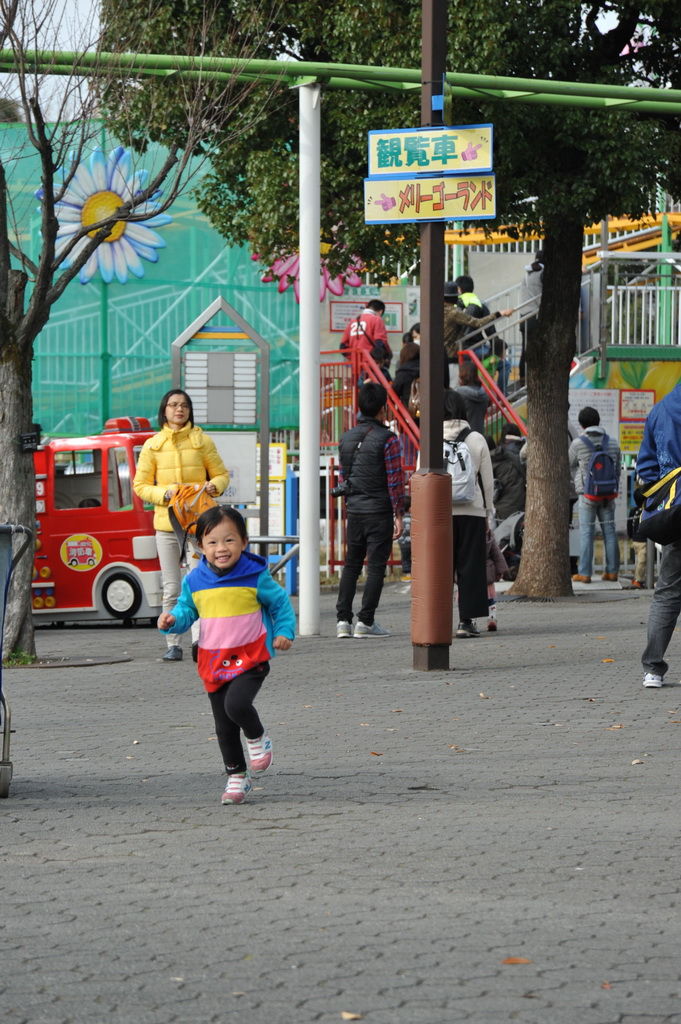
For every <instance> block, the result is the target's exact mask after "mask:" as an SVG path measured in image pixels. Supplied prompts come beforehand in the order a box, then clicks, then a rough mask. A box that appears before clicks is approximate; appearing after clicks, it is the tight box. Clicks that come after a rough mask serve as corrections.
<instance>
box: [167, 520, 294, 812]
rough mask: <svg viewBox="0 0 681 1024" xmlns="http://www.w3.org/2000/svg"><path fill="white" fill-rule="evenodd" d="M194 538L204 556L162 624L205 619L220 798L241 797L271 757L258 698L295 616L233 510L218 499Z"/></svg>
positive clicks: (234, 800)
mask: <svg viewBox="0 0 681 1024" xmlns="http://www.w3.org/2000/svg"><path fill="white" fill-rule="evenodd" d="M196 544H197V546H198V547H199V548H200V550H201V551H202V553H203V557H202V558H201V561H200V563H199V565H198V566H197V567H196V568H195V569H192V571H191V572H190V573H189V574H188V575H187V576H186V577H185V579H184V581H183V583H182V590H181V593H180V596H179V598H178V601H177V604H176V605H175V607H174V608H172V609H171V611H169V612H162V613H161V615H159V617H158V628H159V629H160V630H161V632H163V633H167V632H169V631H171V630H172V631H173V632H174V633H184V632H185V631H186V630H187V629H189V627H190V626H191V624H192V623H193V622H196V620H197V619H199V620H200V622H199V625H200V634H199V650H198V671H199V675H200V676H201V679H202V680H203V685H204V686H205V688H206V690H207V692H208V699H209V700H210V703H211V707H212V709H213V717H214V718H215V731H216V734H217V739H218V743H219V745H220V752H221V754H222V758H223V761H224V763H225V770H226V771H227V775H228V776H229V778H228V780H227V786H226V787H225V791H224V793H223V794H222V802H223V804H241V803H243V801H244V800H245V799H246V797H247V796H248V794H249V793H250V791H251V789H252V788H253V784H252V782H251V776H252V774H253V773H259V772H264V771H266V770H267V769H268V768H269V766H270V765H271V763H272V741H271V740H270V737H269V736H268V735H267V732H266V731H265V728H264V726H263V724H262V722H261V721H260V716H259V715H258V712H257V711H256V710H255V708H254V707H253V701H254V699H255V697H256V695H257V693H258V691H259V689H260V687H261V686H262V684H263V682H264V680H265V677H266V676H267V675H268V673H269V670H270V666H269V661H270V658H272V657H274V652H275V651H287V650H288V649H289V647H290V646H291V644H292V642H293V638H294V636H295V629H296V620H295V615H294V612H293V608H292V607H291V602H290V601H289V599H288V596H287V594H286V592H285V591H284V590H283V589H282V588H281V587H280V586H279V584H278V583H275V581H274V580H273V579H272V577H271V576H270V574H269V572H268V570H267V563H266V561H265V559H264V558H261V557H260V556H259V555H254V554H252V553H251V552H250V551H246V547H247V545H248V534H247V532H246V523H245V521H244V519H243V517H242V516H241V514H240V513H239V512H237V510H236V509H234V508H230V507H229V506H228V505H218V506H216V507H215V508H211V509H209V510H208V511H207V512H204V513H203V515H201V516H199V519H198V522H197V525H196ZM242 731H243V734H244V736H245V737H246V746H247V748H248V758H249V761H250V771H249V769H248V767H247V765H246V761H245V759H244V751H243V746H242V744H241V732H242Z"/></svg>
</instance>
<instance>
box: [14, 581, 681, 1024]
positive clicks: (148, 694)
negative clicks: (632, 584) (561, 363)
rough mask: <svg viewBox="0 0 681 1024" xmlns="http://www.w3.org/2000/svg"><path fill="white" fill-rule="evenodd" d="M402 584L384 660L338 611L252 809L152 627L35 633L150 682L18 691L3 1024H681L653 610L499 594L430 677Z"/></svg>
mask: <svg viewBox="0 0 681 1024" xmlns="http://www.w3.org/2000/svg"><path fill="white" fill-rule="evenodd" d="M407 591H408V588H407V587H406V586H405V585H400V584H390V585H389V586H388V587H387V588H386V590H385V592H384V599H383V601H382V605H381V610H380V611H381V614H380V616H379V619H380V621H381V622H382V623H383V624H384V625H386V626H389V627H390V628H391V629H392V630H393V631H394V636H393V637H392V638H391V639H389V640H358V641H355V640H344V641H337V640H336V639H335V638H333V637H332V633H333V626H334V621H333V620H334V614H333V604H334V600H335V595H333V594H326V595H324V597H323V606H324V607H323V626H322V629H323V633H324V634H325V636H323V637H321V638H315V639H307V640H300V641H297V643H296V644H295V646H294V648H293V650H292V651H291V652H289V653H288V654H285V655H283V656H281V657H279V658H277V660H276V663H275V666H274V668H273V671H272V674H271V676H270V678H269V679H268V681H267V683H266V686H265V688H264V690H263V692H262V693H261V695H260V698H259V706H260V708H261V711H262V713H263V715H264V717H265V720H266V721H267V722H268V723H269V725H270V727H271V731H272V734H273V738H274V744H275V752H276V753H275V769H274V770H273V771H272V772H271V773H268V774H267V775H266V776H264V777H263V778H262V779H261V780H259V781H258V784H257V785H258V789H257V791H256V792H255V794H254V796H253V798H252V799H251V801H250V802H249V803H248V804H246V805H244V806H242V807H239V808H231V807H226V808H223V807H221V806H220V802H219V797H220V793H221V790H222V786H223V781H224V780H223V777H222V776H221V774H220V772H219V758H218V752H217V746H216V742H215V740H214V738H213V729H212V719H211V716H210V709H209V706H208V702H207V700H206V698H205V696H204V695H203V693H202V691H201V689H200V686H199V683H198V680H197V679H196V677H195V674H194V666H193V665H192V663H191V661H185V662H183V663H182V664H180V665H168V666H166V665H164V664H163V663H162V662H161V661H160V660H159V656H160V654H161V645H160V643H159V640H158V638H157V636H156V634H155V632H154V631H153V630H152V629H150V628H136V629H131V630H126V629H122V628H119V627H112V628H108V629H86V628H83V629H69V630H61V631H60V630H45V631H41V632H40V633H39V634H38V643H39V650H40V652H41V654H43V655H52V656H63V655H68V654H73V655H77V656H81V657H82V656H83V655H85V656H87V655H88V654H90V655H97V656H105V655H112V656H113V655H116V656H120V655H121V654H122V653H124V652H127V653H128V654H129V655H130V656H131V657H132V660H131V661H129V662H122V663H117V664H111V665H100V666H96V667H94V668H73V669H40V670H35V669H15V670H11V671H5V675H4V680H5V684H6V686H7V689H8V691H9V694H10V698H11V701H12V707H13V712H14V725H15V726H16V734H15V736H14V737H13V741H12V758H13V761H14V768H15V777H14V780H13V783H12V788H11V793H10V798H9V799H8V800H6V801H1V802H0V816H1V819H2V824H1V831H0V837H1V839H0V847H1V850H2V862H1V864H0V879H1V883H0V884H1V889H0V896H1V898H2V903H1V905H0V933H1V935H2V942H1V945H2V959H1V961H0V1020H2V1022H3V1024H24V1022H25V1024H76V1022H77V1024H81V1022H82V1024H85V1022H87V1024H129V1022H134V1024H173V1022H180V1024H208V1022H227V1021H229V1022H232V1021H235V1022H236V1021H238V1022H241V1021H243V1022H244V1024H299V1022H300V1024H307V1022H313V1021H320V1022H323V1024H326V1022H329V1024H330V1022H335V1021H340V1020H342V1014H343V1013H346V1014H347V1013H353V1014H357V1015H361V1019H362V1020H365V1021H367V1022H368V1024H449V1022H458V1021H462V1022H464V1021H465V1022H475V1024H496V1022H506V1021H518V1022H520V1024H643V1022H645V1024H662V1022H672V1021H673V1022H681V977H680V965H681V918H680V916H679V906H678V904H679V891H680V888H681V885H680V880H679V868H678V865H677V857H676V853H677V851H676V843H677V839H678V832H679V822H680V815H679V810H678V782H677V779H678V769H679V760H680V757H679V746H680V744H681V689H680V688H679V687H678V686H669V687H665V688H664V689H662V690H658V691H650V690H644V689H643V688H642V686H641V678H642V676H641V671H640V665H639V656H640V649H641V646H642V638H643V633H644V623H645V619H646V615H647V609H648V602H649V598H648V597H647V596H646V595H645V594H640V593H636V592H620V591H618V590H614V589H599V588H598V587H594V588H593V589H592V590H589V589H588V588H584V589H583V591H582V592H581V593H580V595H579V596H578V597H576V598H573V599H569V600H565V601H559V602H555V603H528V602H519V601H517V602H512V601H504V602H502V603H501V604H500V609H499V611H500V632H499V633H498V634H496V635H484V636H482V637H481V638H480V639H479V640H466V641H455V642H454V645H453V647H452V664H453V665H455V666H456V667H455V668H454V669H453V670H451V671H449V672H446V673H445V672H440V673H428V674H423V673H417V672H414V671H413V670H412V669H411V645H410V637H409V605H408V592H407ZM671 654H672V657H671V660H672V662H673V668H672V673H673V672H674V671H675V672H676V675H673V674H670V680H671V681H672V682H675V681H676V679H677V678H678V673H679V672H680V671H681V648H679V645H678V642H677V643H676V649H674V647H673V648H672V652H671ZM633 761H641V762H642V763H641V764H632V762H633ZM509 958H520V959H521V960H524V961H527V962H522V963H515V964H514V963H508V962H505V961H507V960H508V959H509Z"/></svg>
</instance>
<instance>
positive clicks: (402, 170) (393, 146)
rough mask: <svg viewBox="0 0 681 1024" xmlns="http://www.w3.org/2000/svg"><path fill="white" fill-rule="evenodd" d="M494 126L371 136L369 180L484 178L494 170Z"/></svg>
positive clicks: (374, 133) (408, 130)
mask: <svg viewBox="0 0 681 1024" xmlns="http://www.w3.org/2000/svg"><path fill="white" fill-rule="evenodd" d="M493 132H494V126H493V125H491V124H468V125H453V126H452V127H446V126H445V127H442V128H399V129H390V130H387V131H371V132H369V177H370V178H379V177H380V178H384V177H385V178H399V177H402V178H411V177H413V176H414V175H415V174H418V175H422V174H440V175H442V176H443V177H444V176H448V175H450V174H462V173H464V174H467V173H471V174H480V173H482V172H484V171H491V170H492V166H493V163H492V161H493Z"/></svg>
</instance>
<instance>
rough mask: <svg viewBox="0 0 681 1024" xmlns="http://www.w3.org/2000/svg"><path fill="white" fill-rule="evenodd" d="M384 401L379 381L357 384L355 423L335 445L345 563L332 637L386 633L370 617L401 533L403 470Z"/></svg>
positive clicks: (367, 635) (385, 399)
mask: <svg viewBox="0 0 681 1024" xmlns="http://www.w3.org/2000/svg"><path fill="white" fill-rule="evenodd" d="M387 400H388V396H387V394H386V390H385V388H384V387H383V386H382V385H381V384H377V383H376V382H375V381H367V382H366V384H363V385H362V386H361V388H360V389H359V394H358V403H359V409H360V415H359V417H358V422H357V425H356V426H354V427H352V428H351V429H350V430H347V431H346V432H345V433H344V434H343V436H342V437H341V439H340V441H339V444H338V450H339V459H340V466H341V480H342V481H343V482H344V483H345V484H347V485H348V488H349V490H348V492H347V493H346V496H345V501H346V509H347V514H348V522H347V538H346V553H345V565H344V566H343V572H342V574H341V580H340V585H339V588H338V601H337V603H336V618H337V620H338V621H337V625H336V636H338V637H339V638H341V639H342V638H345V637H349V636H355V637H381V636H390V633H389V632H388V631H387V630H385V629H382V628H381V626H379V624H378V623H377V622H375V621H374V615H375V614H376V608H377V607H378V602H379V600H380V598H381V591H382V590H383V578H384V576H385V567H386V565H387V563H388V559H389V557H390V553H391V551H392V546H393V541H394V540H396V539H397V538H398V537H399V536H400V534H401V532H402V514H403V509H404V474H403V472H402V457H401V452H400V446H399V443H398V440H397V437H396V436H395V434H393V432H392V431H391V430H389V429H388V428H387V427H386V426H385V423H384V420H385V419H386V417H387V408H386V402H387ZM365 557H366V559H367V580H366V584H365V586H364V593H363V595H362V607H361V608H360V610H359V613H358V615H357V620H358V621H357V623H356V625H355V629H354V633H353V630H352V602H353V600H354V597H355V591H356V589H357V580H358V578H359V574H360V573H361V571H362V565H363V563H364V559H365Z"/></svg>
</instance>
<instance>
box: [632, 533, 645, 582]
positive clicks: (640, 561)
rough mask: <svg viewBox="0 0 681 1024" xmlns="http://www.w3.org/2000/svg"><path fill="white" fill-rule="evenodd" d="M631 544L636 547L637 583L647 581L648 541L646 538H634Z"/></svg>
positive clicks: (635, 570)
mask: <svg viewBox="0 0 681 1024" xmlns="http://www.w3.org/2000/svg"><path fill="white" fill-rule="evenodd" d="M631 546H632V548H633V549H634V579H635V580H636V582H637V583H645V581H646V563H647V555H648V543H647V541H645V540H632V542H631Z"/></svg>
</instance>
